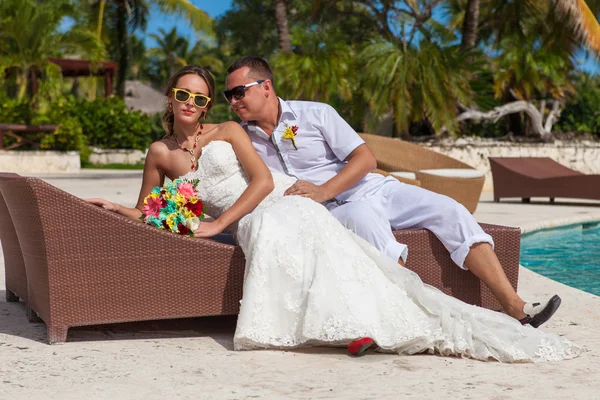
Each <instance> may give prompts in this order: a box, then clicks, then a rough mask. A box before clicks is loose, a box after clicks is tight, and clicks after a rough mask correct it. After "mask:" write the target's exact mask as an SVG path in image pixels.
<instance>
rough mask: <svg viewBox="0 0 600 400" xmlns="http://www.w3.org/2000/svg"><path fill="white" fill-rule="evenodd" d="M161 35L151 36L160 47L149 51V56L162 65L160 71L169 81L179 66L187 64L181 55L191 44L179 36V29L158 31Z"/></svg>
mask: <svg viewBox="0 0 600 400" xmlns="http://www.w3.org/2000/svg"><path fill="white" fill-rule="evenodd" d="M158 31H159V33H160V35H155V34H151V35H150V37H151V38H153V39H154V40H156V43H157V44H158V47H155V48H152V49H150V50H148V55H149V56H152V57H155V58H156V60H157V61H158V63H159V64H160V67H159V69H160V70H161V71H163V72H164V73H163V74H162V75H163V78H165V79H167V78H168V77H170V76H171V75H173V74H174V73H175V68H176V67H177V66H178V65H181V64H185V61H183V60H182V59H181V57H180V54H181V53H183V52H185V51H186V50H187V48H188V46H189V42H188V41H187V39H185V38H184V37H182V36H179V35H178V34H177V29H176V28H173V29H171V31H169V32H166V31H165V30H164V29H159V30H158Z"/></svg>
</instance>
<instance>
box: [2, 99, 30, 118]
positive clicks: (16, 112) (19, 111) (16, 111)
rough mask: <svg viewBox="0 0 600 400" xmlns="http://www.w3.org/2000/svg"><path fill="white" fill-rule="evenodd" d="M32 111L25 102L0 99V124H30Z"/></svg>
mask: <svg viewBox="0 0 600 400" xmlns="http://www.w3.org/2000/svg"><path fill="white" fill-rule="evenodd" d="M33 118H34V109H33V107H31V104H30V103H29V102H26V101H19V100H15V99H8V98H5V97H0V122H1V123H6V124H30V123H31V120H32V119H33Z"/></svg>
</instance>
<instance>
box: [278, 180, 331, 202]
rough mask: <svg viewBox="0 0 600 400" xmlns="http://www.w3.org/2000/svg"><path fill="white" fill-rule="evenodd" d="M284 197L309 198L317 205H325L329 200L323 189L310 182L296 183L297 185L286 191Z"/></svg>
mask: <svg viewBox="0 0 600 400" xmlns="http://www.w3.org/2000/svg"><path fill="white" fill-rule="evenodd" d="M284 195H286V196H293V195H295V196H302V197H308V198H309V199H312V200H314V201H316V202H317V203H323V202H324V201H327V200H329V196H328V195H327V193H325V189H323V187H321V186H319V185H315V184H314V183H310V182H309V181H296V183H294V184H293V185H292V186H290V187H289V188H288V189H287V190H286V191H285V193H284Z"/></svg>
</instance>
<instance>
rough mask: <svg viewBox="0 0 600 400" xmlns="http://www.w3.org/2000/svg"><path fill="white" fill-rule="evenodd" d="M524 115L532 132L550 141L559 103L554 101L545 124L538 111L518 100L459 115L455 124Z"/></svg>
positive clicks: (558, 112) (529, 104)
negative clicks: (488, 109)
mask: <svg viewBox="0 0 600 400" xmlns="http://www.w3.org/2000/svg"><path fill="white" fill-rule="evenodd" d="M522 112H523V113H525V114H527V116H528V117H529V121H530V126H531V129H533V131H534V132H535V133H536V134H537V135H539V136H540V137H541V138H542V139H543V140H551V139H552V134H551V132H552V125H553V124H554V122H555V121H556V120H558V117H559V116H560V103H559V102H558V101H555V102H554V104H553V107H552V111H551V112H550V115H548V118H547V119H546V123H545V124H544V116H543V115H542V114H540V111H539V110H538V109H537V108H536V107H535V106H534V105H533V104H532V103H530V102H527V101H523V100H519V101H513V102H511V103H508V104H504V105H502V106H500V107H496V108H494V109H493V110H491V111H487V112H482V111H478V110H467V111H465V112H463V113H462V114H460V115H459V116H458V117H457V118H456V121H457V122H461V121H466V120H475V121H482V120H487V121H492V122H497V121H498V120H499V119H500V118H502V117H504V116H506V115H512V114H519V113H522Z"/></svg>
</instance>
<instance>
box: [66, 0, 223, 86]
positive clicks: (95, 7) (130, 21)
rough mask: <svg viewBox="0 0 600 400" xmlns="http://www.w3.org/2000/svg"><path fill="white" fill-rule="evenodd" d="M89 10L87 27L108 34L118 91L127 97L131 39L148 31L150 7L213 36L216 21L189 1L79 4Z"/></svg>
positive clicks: (84, 0) (112, 0) (108, 0)
mask: <svg viewBox="0 0 600 400" xmlns="http://www.w3.org/2000/svg"><path fill="white" fill-rule="evenodd" d="M78 1H79V4H80V6H81V7H82V8H84V9H85V10H87V17H86V20H85V22H84V23H86V24H87V25H88V26H92V27H94V28H95V30H96V31H97V32H98V33H101V32H105V33H106V36H105V40H106V41H107V42H108V43H109V45H108V47H109V52H110V53H111V56H113V57H114V58H115V59H116V60H117V61H118V63H119V69H118V72H117V85H116V91H117V93H118V94H119V95H120V96H121V97H122V96H124V94H125V79H126V78H127V75H128V74H129V69H130V63H131V43H130V37H131V35H132V32H133V31H135V30H136V29H141V30H145V29H146V22H147V17H148V14H149V12H150V6H151V5H156V6H158V8H159V10H160V11H161V12H163V13H166V14H173V15H178V16H181V17H182V18H185V19H186V20H187V21H189V22H190V24H191V26H192V27H193V28H194V29H195V30H197V31H198V32H203V33H204V34H207V35H212V34H213V20H212V19H211V18H210V17H209V16H208V14H206V13H205V12H204V11H202V10H201V9H200V8H198V7H196V6H195V5H194V4H192V2H191V1H190V0H78Z"/></svg>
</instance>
